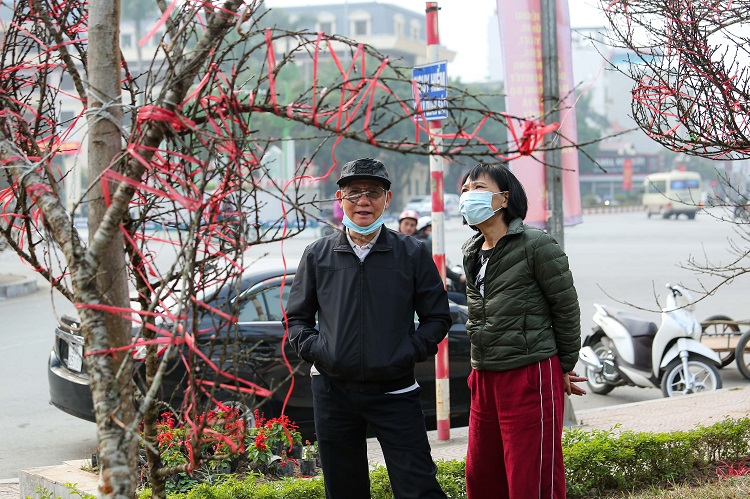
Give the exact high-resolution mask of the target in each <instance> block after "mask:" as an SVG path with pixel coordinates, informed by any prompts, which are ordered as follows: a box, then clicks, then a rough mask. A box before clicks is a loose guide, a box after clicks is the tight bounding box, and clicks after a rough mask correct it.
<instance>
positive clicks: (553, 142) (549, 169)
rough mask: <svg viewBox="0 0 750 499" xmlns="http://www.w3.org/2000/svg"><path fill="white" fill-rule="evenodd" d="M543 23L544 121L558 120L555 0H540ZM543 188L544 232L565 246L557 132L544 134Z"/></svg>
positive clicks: (560, 154)
mask: <svg viewBox="0 0 750 499" xmlns="http://www.w3.org/2000/svg"><path fill="white" fill-rule="evenodd" d="M541 2H542V3H541V22H542V102H543V104H544V116H545V122H546V123H559V122H560V111H559V103H560V95H559V94H560V82H559V78H558V64H559V62H558V57H557V15H556V14H557V13H556V8H557V5H556V3H557V2H556V0H541ZM544 146H545V149H546V150H545V152H544V162H545V164H546V165H547V166H546V175H545V178H546V181H545V188H546V192H547V196H546V198H547V217H546V218H547V232H548V233H549V234H550V235H551V236H552V237H554V238H555V239H556V240H557V242H558V244H559V245H560V247H561V248H563V249H565V244H564V243H565V240H564V236H563V204H562V169H561V167H562V150H561V149H560V137H559V135H558V134H557V133H550V134H547V135H545V136H544Z"/></svg>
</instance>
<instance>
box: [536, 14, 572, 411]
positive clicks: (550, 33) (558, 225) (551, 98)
mask: <svg viewBox="0 0 750 499" xmlns="http://www.w3.org/2000/svg"><path fill="white" fill-rule="evenodd" d="M541 2H542V3H541V16H540V17H541V22H542V102H543V104H544V115H545V117H546V118H545V122H546V123H559V122H560V110H559V104H560V100H561V99H560V81H559V78H558V64H559V62H558V61H559V59H558V57H557V5H556V4H557V2H556V0H541ZM544 145H545V148H546V150H545V151H544V162H545V164H546V165H547V166H546V175H545V187H546V191H547V196H546V198H547V233H548V234H550V235H551V236H552V237H554V238H555V239H556V240H557V243H558V244H559V245H560V247H561V248H563V250H564V249H565V239H564V235H563V202H562V196H563V194H562V192H563V189H562V150H561V149H560V136H559V134H558V133H557V132H556V133H549V134H547V135H545V136H544ZM563 420H564V422H565V424H566V425H576V424H578V420H577V419H576V414H575V410H574V409H573V404H572V402H571V401H570V397H569V396H568V395H567V394H566V395H565V413H564V416H563Z"/></svg>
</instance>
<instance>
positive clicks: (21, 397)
mask: <svg viewBox="0 0 750 499" xmlns="http://www.w3.org/2000/svg"><path fill="white" fill-rule="evenodd" d="M471 234H472V231H471V229H469V228H468V227H464V226H461V225H460V223H459V221H458V220H456V219H453V220H450V221H449V222H448V224H447V227H446V253H447V255H448V258H449V260H450V261H451V262H453V263H460V247H461V245H462V244H463V242H464V241H465V240H466V239H467V237H469V236H470V235H471ZM312 237H313V235H312V234H311V235H309V236H307V237H300V238H297V239H294V240H291V241H288V242H287V243H286V244H285V245H284V254H285V255H286V257H287V258H288V259H289V260H290V261H292V262H293V261H295V260H297V259H299V257H300V256H301V255H302V251H303V250H304V247H305V246H306V245H307V244H308V243H309V242H310V241H311V239H312ZM728 238H733V239H734V240H739V238H738V237H737V236H736V235H735V234H734V232H733V226H731V225H729V224H725V223H720V222H718V221H717V220H715V219H714V218H712V217H710V216H709V215H707V214H703V213H702V214H699V215H698V217H697V218H696V220H694V221H688V220H684V219H680V220H677V221H675V220H661V219H655V218H652V219H647V218H646V216H645V214H643V213H640V212H634V213H620V214H608V215H604V214H599V215H589V216H587V217H585V219H584V223H583V224H581V225H578V226H576V227H569V228H567V229H566V232H565V249H566V252H567V253H568V255H569V257H570V264H571V268H572V270H573V276H574V278H575V282H576V288H577V290H578V293H579V297H580V302H581V310H582V319H583V328H584V331H588V330H590V328H591V327H592V326H593V322H592V320H591V316H592V314H593V310H594V309H593V306H592V303H594V302H602V303H608V304H612V305H616V304H617V302H618V301H619V302H626V303H632V304H635V305H638V306H640V307H642V308H646V309H650V310H657V309H658V305H657V304H656V301H655V296H659V298H660V299H661V300H663V299H664V291H663V290H664V285H665V284H666V283H667V282H672V283H674V282H680V283H682V284H684V285H687V286H689V287H693V288H700V287H701V284H703V285H705V286H707V287H709V286H710V284H711V281H707V280H704V281H703V282H701V281H699V280H698V279H697V277H696V275H695V274H694V273H692V272H690V271H688V270H686V269H684V268H681V267H680V264H685V263H687V262H688V261H689V259H690V258H691V257H693V258H695V259H697V260H698V261H705V260H706V259H707V260H710V261H713V262H722V263H727V262H729V261H731V260H732V259H733V256H732V255H731V254H730V253H729V252H728V251H727V247H728ZM264 254H269V255H273V256H274V257H277V256H278V255H279V254H280V248H279V246H278V245H274V246H265V247H256V248H252V249H251V250H250V251H249V254H248V256H249V257H250V259H254V258H258V257H260V256H262V255H264ZM169 260H170V256H169V254H168V253H167V252H166V251H164V252H163V253H162V254H160V255H159V262H160V265H162V264H167V263H169ZM749 266H750V265H749ZM8 272H12V273H24V272H25V273H29V274H30V272H29V271H28V269H25V268H24V267H23V266H21V265H20V264H19V263H18V262H17V260H16V259H15V257H14V256H13V255H10V254H8V253H7V252H3V253H0V273H8ZM748 296H750V278H738V279H736V280H735V281H734V282H733V283H732V284H731V286H727V287H725V288H723V289H721V290H719V291H718V292H717V293H716V294H715V295H714V296H711V297H709V298H707V299H706V300H705V301H703V302H700V303H698V305H697V314H698V318H699V319H703V318H705V317H707V316H709V315H713V314H719V313H721V314H725V315H729V316H731V317H734V318H743V317H747V316H748V315H750V313H748V311H747V305H746V304H747V297H748ZM51 302H52V299H51V295H50V292H49V287H48V286H45V285H43V284H41V281H40V290H39V291H38V292H37V293H34V294H33V295H29V296H25V297H19V298H14V299H11V300H7V301H0V318H2V322H0V365H1V366H3V367H4V372H5V373H6V376H7V378H6V379H5V380H3V382H2V383H0V401H1V402H2V403H0V421H1V422H2V424H0V442H2V445H0V480H1V479H4V478H14V477H17V476H18V471H19V470H20V469H23V468H27V467H33V466H46V465H54V464H59V463H60V462H62V461H63V460H66V459H80V458H83V457H87V456H88V455H89V454H90V453H91V452H92V451H93V450H94V448H95V446H96V440H95V428H94V425H93V424H91V423H87V422H84V421H80V420H78V419H76V418H73V417H71V416H68V415H67V414H64V413H62V412H60V411H59V410H57V409H55V408H53V407H51V406H49V405H48V404H47V400H48V397H47V380H46V362H47V356H48V354H49V349H50V347H51V344H52V330H53V328H54V324H55V312H53V311H52V307H51V305H50V304H51ZM54 304H55V311H56V313H57V314H60V313H62V312H63V311H68V310H71V306H70V305H69V304H66V303H64V302H63V301H62V300H59V299H57V300H55V301H54ZM621 306H622V307H624V308H625V307H626V306H625V305H621ZM632 311H633V312H634V313H637V314H640V315H642V316H643V317H644V318H646V317H648V318H651V319H652V320H655V321H657V322H658V319H659V316H658V314H657V313H656V312H646V311H642V312H639V311H634V310H632ZM722 376H723V378H724V386H725V387H731V386H745V385H746V383H747V382H746V381H745V380H744V378H742V377H741V376H740V375H739V374H738V372H737V370H736V368H735V367H734V366H729V367H727V368H725V369H724V370H723V371H722ZM657 398H661V392H660V390H657V389H641V388H629V387H624V388H617V389H615V390H614V391H613V392H612V393H611V394H609V395H607V396H598V395H593V394H592V395H587V396H585V397H580V398H579V397H576V398H575V399H574V400H573V404H574V407H575V409H576V410H577V411H578V410H585V409H593V408H597V407H604V406H608V405H615V404H622V403H626V402H636V401H642V400H649V399H657Z"/></svg>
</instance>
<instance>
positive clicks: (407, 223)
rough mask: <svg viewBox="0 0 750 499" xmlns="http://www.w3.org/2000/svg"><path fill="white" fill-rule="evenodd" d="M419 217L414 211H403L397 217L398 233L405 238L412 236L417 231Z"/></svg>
mask: <svg viewBox="0 0 750 499" xmlns="http://www.w3.org/2000/svg"><path fill="white" fill-rule="evenodd" d="M417 220H419V215H418V214H417V212H416V211H414V210H404V211H402V212H401V214H400V215H399V216H398V231H399V232H400V233H402V234H406V235H407V236H413V235H414V232H415V231H416V229H417Z"/></svg>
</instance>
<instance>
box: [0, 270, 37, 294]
mask: <svg viewBox="0 0 750 499" xmlns="http://www.w3.org/2000/svg"><path fill="white" fill-rule="evenodd" d="M36 290H37V283H36V279H35V278H33V277H24V276H20V275H13V274H11V275H2V274H0V300H7V299H8V298H15V297H16V296H23V295H28V294H31V293H34V292H35V291H36Z"/></svg>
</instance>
